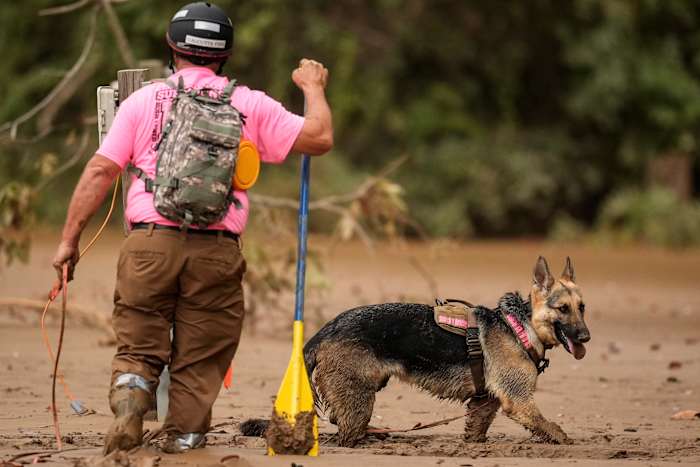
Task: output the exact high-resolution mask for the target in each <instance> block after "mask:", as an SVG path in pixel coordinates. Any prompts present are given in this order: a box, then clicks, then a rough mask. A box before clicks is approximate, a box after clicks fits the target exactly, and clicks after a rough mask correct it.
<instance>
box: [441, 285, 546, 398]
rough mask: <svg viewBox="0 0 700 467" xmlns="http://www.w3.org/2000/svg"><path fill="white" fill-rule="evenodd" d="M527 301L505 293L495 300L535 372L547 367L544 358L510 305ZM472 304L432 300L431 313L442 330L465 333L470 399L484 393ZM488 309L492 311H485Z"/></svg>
mask: <svg viewBox="0 0 700 467" xmlns="http://www.w3.org/2000/svg"><path fill="white" fill-rule="evenodd" d="M527 305H528V304H527V303H526V302H524V301H523V300H522V299H521V298H520V296H519V295H516V294H506V296H505V297H503V299H501V301H500V302H499V306H498V309H499V311H500V314H501V317H502V318H503V321H505V323H507V324H508V327H509V328H510V330H511V331H512V332H513V334H514V335H515V336H516V338H517V340H518V342H520V345H522V347H523V349H524V350H525V352H526V353H527V354H528V356H529V357H530V360H532V363H533V364H534V365H535V368H536V369H537V374H541V373H542V372H544V370H545V369H546V368H547V367H548V366H549V359H548V358H540V356H539V354H538V353H537V350H536V349H535V347H534V346H533V345H532V342H531V341H530V338H529V336H528V333H527V330H526V329H525V325H524V324H523V323H522V321H521V320H520V318H519V317H518V315H519V314H521V313H516V311H523V310H516V309H513V308H512V307H518V308H520V307H526V306H527ZM476 308H477V307H476V306H474V305H472V304H471V303H469V302H466V301H464V300H456V299H446V300H441V299H436V300H435V307H434V308H433V314H434V318H435V323H436V324H437V325H438V326H440V327H441V328H443V329H444V330H446V331H449V332H451V333H453V334H459V335H461V336H465V338H466V344H467V359H468V363H469V371H470V372H471V374H472V382H473V383H474V389H475V391H476V392H475V394H474V395H473V396H472V398H473V399H482V398H484V397H486V396H488V392H487V391H486V378H485V374H484V352H483V349H482V347H481V341H480V340H479V324H478V322H477V318H476V312H475V311H476ZM489 311H492V312H493V310H489Z"/></svg>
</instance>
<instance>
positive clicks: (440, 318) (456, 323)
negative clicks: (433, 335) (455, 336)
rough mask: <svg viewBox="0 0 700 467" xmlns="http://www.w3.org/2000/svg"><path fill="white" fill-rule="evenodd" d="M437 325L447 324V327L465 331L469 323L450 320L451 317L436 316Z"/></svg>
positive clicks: (456, 319) (454, 319)
mask: <svg viewBox="0 0 700 467" xmlns="http://www.w3.org/2000/svg"><path fill="white" fill-rule="evenodd" d="M438 323H440V324H447V325H448V326H453V327H455V328H460V329H467V328H468V327H469V323H468V322H467V320H466V319H460V318H452V317H451V316H443V315H440V316H438Z"/></svg>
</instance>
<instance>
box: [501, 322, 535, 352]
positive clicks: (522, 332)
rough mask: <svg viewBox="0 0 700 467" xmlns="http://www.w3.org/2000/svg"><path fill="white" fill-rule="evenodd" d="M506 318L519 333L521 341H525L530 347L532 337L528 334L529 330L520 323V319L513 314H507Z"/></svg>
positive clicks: (516, 332) (527, 346)
mask: <svg viewBox="0 0 700 467" xmlns="http://www.w3.org/2000/svg"><path fill="white" fill-rule="evenodd" d="M506 319H507V320H508V322H509V323H510V325H511V327H512V328H513V330H514V331H515V334H517V336H518V339H520V342H522V343H523V345H524V346H525V348H526V349H529V348H530V338H529V337H528V336H527V331H526V330H525V328H524V327H523V325H522V324H520V321H518V319H517V318H516V317H515V316H513V315H506Z"/></svg>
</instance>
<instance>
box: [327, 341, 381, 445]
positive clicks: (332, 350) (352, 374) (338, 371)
mask: <svg viewBox="0 0 700 467" xmlns="http://www.w3.org/2000/svg"><path fill="white" fill-rule="evenodd" d="M389 377H390V370H389V369H388V368H387V367H386V365H384V364H382V363H381V362H379V361H378V360H377V359H376V358H375V357H374V356H373V355H372V354H370V353H369V352H367V351H366V350H364V349H362V348H358V347H355V346H354V344H353V343H348V342H342V341H339V342H338V341H337V342H333V343H324V345H323V347H322V348H320V349H319V352H318V353H317V357H316V368H315V369H314V384H315V386H316V391H317V393H318V395H319V396H320V399H321V400H322V401H323V406H324V407H325V409H326V413H327V414H328V418H329V420H330V422H331V423H333V424H335V425H337V426H338V444H339V445H340V446H344V447H352V446H354V445H355V444H357V442H358V441H359V440H360V439H362V438H363V437H364V436H365V434H366V432H367V425H368V424H369V421H370V418H371V417H372V409H373V408H374V400H375V393H376V392H377V391H378V390H379V389H381V388H382V387H383V386H384V385H386V382H387V380H388V379H389Z"/></svg>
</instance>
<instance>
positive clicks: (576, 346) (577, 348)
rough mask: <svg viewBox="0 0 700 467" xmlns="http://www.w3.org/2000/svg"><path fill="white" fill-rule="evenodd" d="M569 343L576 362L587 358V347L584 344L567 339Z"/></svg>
mask: <svg viewBox="0 0 700 467" xmlns="http://www.w3.org/2000/svg"><path fill="white" fill-rule="evenodd" d="M566 339H567V341H568V343H569V348H570V349H571V353H572V354H573V356H574V358H575V359H576V360H581V359H582V358H583V357H585V356H586V347H584V345H583V344H580V343H577V342H574V341H572V340H571V339H570V338H568V337H567V338H566Z"/></svg>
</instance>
